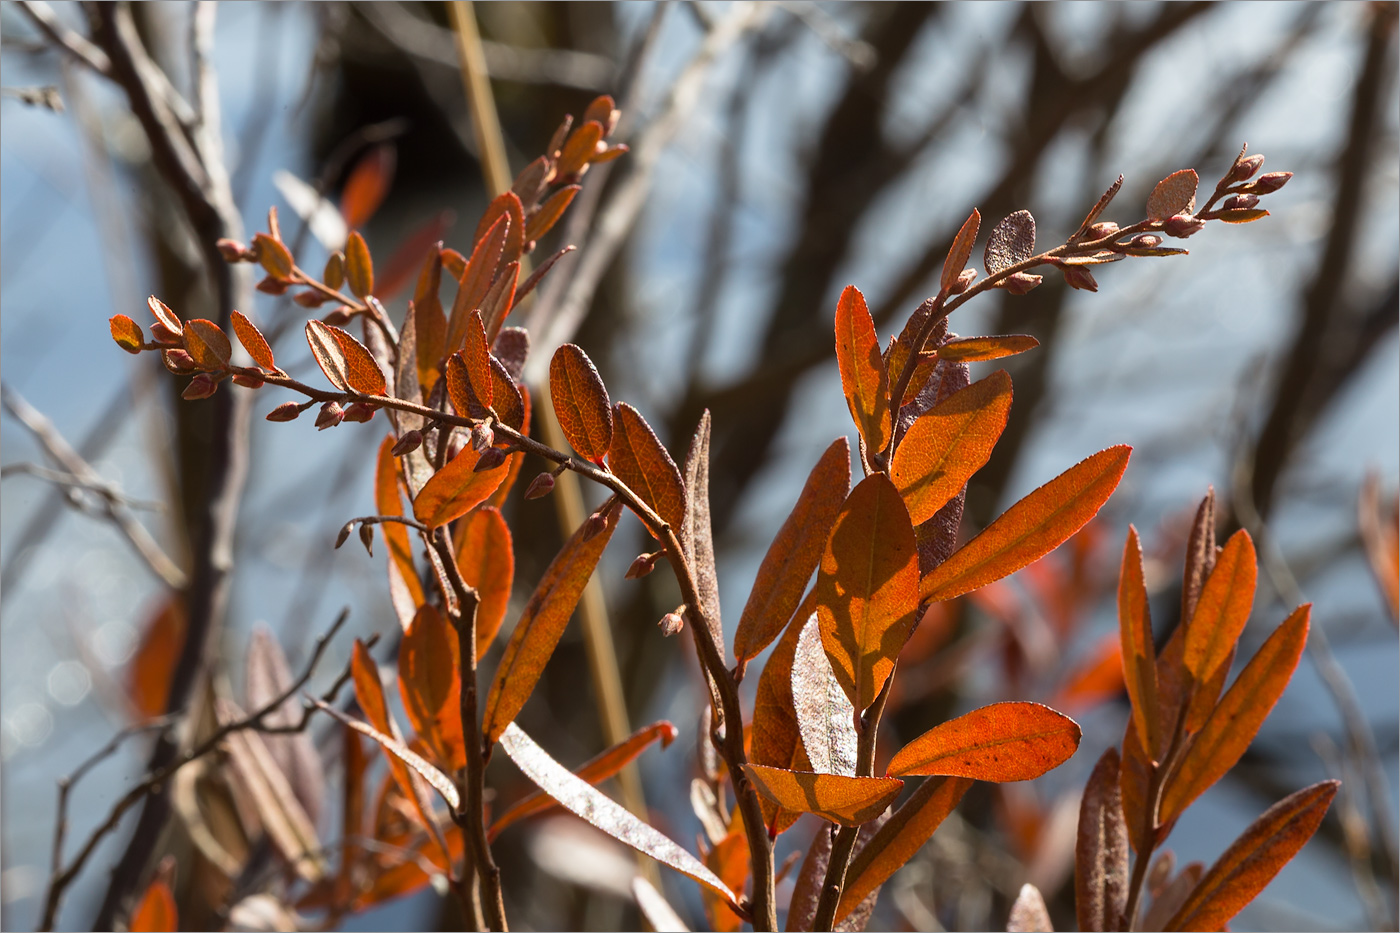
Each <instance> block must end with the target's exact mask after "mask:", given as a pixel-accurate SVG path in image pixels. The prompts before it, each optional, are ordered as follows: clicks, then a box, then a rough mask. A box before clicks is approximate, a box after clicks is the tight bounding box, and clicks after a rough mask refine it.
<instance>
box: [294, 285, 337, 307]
mask: <svg viewBox="0 0 1400 933" xmlns="http://www.w3.org/2000/svg"><path fill="white" fill-rule="evenodd" d="M292 300H293V301H295V302H296V303H297V304H299V305H301V306H302V307H303V308H319V307H321V305H323V304H325V303H326V302H327V301H330V299H329V298H327V297H326V296H325V295H323V294H321V293H320V292H318V291H316V290H315V289H311V290H308V291H304V292H297V293H296V294H295V295H293V296H292Z"/></svg>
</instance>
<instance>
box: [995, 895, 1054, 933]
mask: <svg viewBox="0 0 1400 933" xmlns="http://www.w3.org/2000/svg"><path fill="white" fill-rule="evenodd" d="M1006 933H1055V927H1054V925H1053V924H1052V923H1051V922H1050V910H1049V908H1047V907H1046V906H1045V896H1044V895H1042V894H1041V893H1040V888H1037V887H1036V886H1035V885H1033V884H1029V883H1027V884H1023V885H1021V891H1020V893H1019V894H1017V895H1016V900H1015V901H1013V902H1012V904H1011V914H1010V916H1009V917H1008V918H1007V921H1006Z"/></svg>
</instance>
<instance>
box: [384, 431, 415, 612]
mask: <svg viewBox="0 0 1400 933" xmlns="http://www.w3.org/2000/svg"><path fill="white" fill-rule="evenodd" d="M393 449H394V436H393V435H392V434H390V435H389V436H388V437H386V438H384V440H383V441H382V442H381V443H380V445H379V458H378V462H377V464H376V467H375V472H374V508H375V511H377V512H378V513H379V514H380V515H402V514H403V499H402V498H400V496H399V466H398V464H397V463H396V462H395V461H394V455H393V453H392V451H393ZM379 530H380V531H381V532H383V534H384V545H385V548H386V549H387V550H388V552H389V567H390V570H389V575H390V587H389V588H390V591H391V593H390V595H391V597H392V596H396V594H395V593H394V592H393V591H394V590H396V589H398V588H402V590H403V592H404V595H405V596H406V597H407V598H406V599H403V600H399V599H397V598H395V609H396V611H397V612H398V614H399V617H400V623H401V624H402V625H403V626H404V627H407V625H408V619H411V618H413V613H414V612H415V611H417V608H418V607H419V606H421V605H422V604H423V584H422V582H421V581H420V580H419V579H418V569H417V568H416V567H415V566H414V565H413V547H412V545H411V544H410V543H409V535H408V526H407V525H402V524H400V523H398V522H380V524H379ZM395 578H397V582H395ZM401 601H402V602H404V603H406V604H407V605H404V606H401V605H399V603H400V602H401Z"/></svg>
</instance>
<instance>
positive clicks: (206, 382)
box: [180, 373, 219, 402]
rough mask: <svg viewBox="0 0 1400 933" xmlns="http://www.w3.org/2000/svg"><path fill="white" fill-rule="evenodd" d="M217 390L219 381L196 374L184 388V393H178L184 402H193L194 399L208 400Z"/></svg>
mask: <svg viewBox="0 0 1400 933" xmlns="http://www.w3.org/2000/svg"><path fill="white" fill-rule="evenodd" d="M218 388H219V381H218V380H217V379H215V378H214V377H213V376H211V375H209V374H208V373H197V374H196V375H195V377H194V378H193V379H191V380H190V384H189V385H187V386H185V391H183V392H181V393H180V397H181V398H183V399H185V400H186V401H190V402H193V401H195V400H196V399H201V398H208V397H209V396H211V395H213V394H214V392H215V390H217V389H218Z"/></svg>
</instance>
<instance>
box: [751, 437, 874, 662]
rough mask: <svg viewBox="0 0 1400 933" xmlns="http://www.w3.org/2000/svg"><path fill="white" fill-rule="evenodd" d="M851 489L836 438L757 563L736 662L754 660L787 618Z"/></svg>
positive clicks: (846, 457)
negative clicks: (756, 571)
mask: <svg viewBox="0 0 1400 933" xmlns="http://www.w3.org/2000/svg"><path fill="white" fill-rule="evenodd" d="M850 486H851V451H850V446H849V445H848V443H847V441H846V439H845V438H844V437H840V438H837V439H836V440H835V441H833V442H832V444H831V446H830V447H828V448H827V449H826V452H825V453H823V454H822V456H821V459H820V460H818V461H817V465H816V466H814V467H812V472H811V474H810V475H808V477H807V484H806V485H805V486H803V487H802V492H801V494H800V495H798V497H797V504H796V505H794V506H793V507H792V512H791V513H790V514H789V515H788V517H787V520H786V521H785V522H783V527H782V528H780V529H779V530H778V534H777V535H776V536H775V537H774V538H773V543H772V544H770V545H769V546H768V553H767V554H765V555H764V556H763V563H762V564H761V565H759V568H758V577H757V579H756V580H755V581H754V584H753V589H752V590H750V591H749V599H748V602H747V603H745V604H744V614H743V615H742V616H741V617H740V618H739V628H738V630H737V631H735V633H734V654H735V656H736V657H737V658H738V660H739V661H740V662H741V663H742V662H744V661H747V660H748V659H750V658H753V657H756V656H757V655H758V653H759V652H760V651H762V650H763V649H764V648H766V647H767V646H768V644H769V642H771V641H772V640H773V639H774V638H776V637H777V635H778V633H779V632H780V631H782V627H783V626H784V625H786V624H787V622H788V620H789V619H791V618H792V614H793V610H794V609H795V608H796V607H797V604H798V602H799V601H800V600H801V599H802V591H803V590H804V589H805V588H806V586H807V581H808V580H809V579H810V578H811V576H812V571H813V570H816V569H817V564H818V563H820V561H821V556H822V551H823V550H825V548H826V540H827V538H828V537H829V536H830V535H831V527H832V525H834V524H835V523H836V516H837V515H838V514H839V513H840V511H841V506H842V504H843V503H844V501H845V498H846V493H847V491H848V490H849V489H850Z"/></svg>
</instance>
